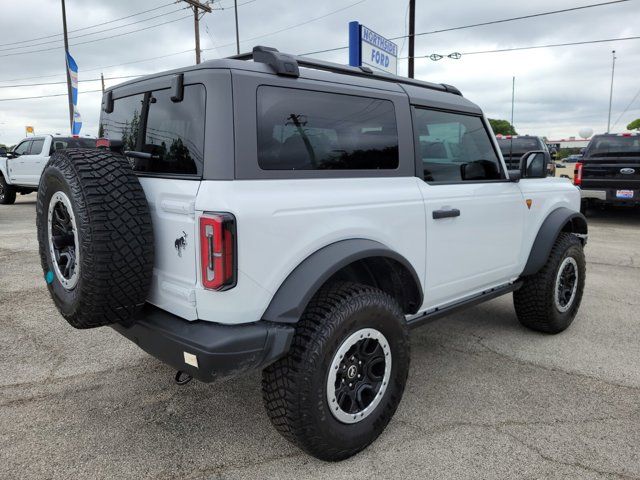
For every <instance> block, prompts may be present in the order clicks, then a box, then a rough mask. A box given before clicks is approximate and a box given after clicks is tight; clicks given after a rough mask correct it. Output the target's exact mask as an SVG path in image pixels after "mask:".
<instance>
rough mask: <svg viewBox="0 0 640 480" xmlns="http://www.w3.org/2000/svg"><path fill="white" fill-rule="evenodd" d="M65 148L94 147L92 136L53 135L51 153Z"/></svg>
mask: <svg viewBox="0 0 640 480" xmlns="http://www.w3.org/2000/svg"><path fill="white" fill-rule="evenodd" d="M65 148H96V140H95V139H94V138H73V137H54V139H53V141H52V142H51V153H53V152H55V151H56V150H64V149H65Z"/></svg>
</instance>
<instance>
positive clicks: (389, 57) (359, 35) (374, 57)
mask: <svg viewBox="0 0 640 480" xmlns="http://www.w3.org/2000/svg"><path fill="white" fill-rule="evenodd" d="M349 65H351V66H353V67H360V66H362V65H366V66H368V67H371V68H372V69H374V70H378V71H381V72H386V73H391V74H394V75H397V73H398V45H397V44H395V43H393V42H392V41H391V40H388V39H386V38H385V37H383V36H382V35H380V34H378V33H376V32H374V31H373V30H371V29H370V28H368V27H365V26H364V25H360V23H359V22H355V21H354V22H350V23H349Z"/></svg>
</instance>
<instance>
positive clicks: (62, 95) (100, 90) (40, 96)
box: [0, 88, 102, 102]
mask: <svg viewBox="0 0 640 480" xmlns="http://www.w3.org/2000/svg"><path fill="white" fill-rule="evenodd" d="M96 92H102V89H101V88H99V89H98V90H85V91H84V92H78V93H81V94H82V93H96ZM66 96H67V94H66V93H54V94H52V95H36V96H33V97H17V98H0V102H12V101H14V100H32V99H36V98H51V97H66Z"/></svg>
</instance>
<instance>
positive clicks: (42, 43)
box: [0, 7, 189, 53]
mask: <svg viewBox="0 0 640 480" xmlns="http://www.w3.org/2000/svg"><path fill="white" fill-rule="evenodd" d="M187 8H189V7H184V8H180V9H178V10H174V11H173V12H167V13H161V14H159V15H155V16H153V17H149V18H145V19H143V20H137V21H135V22H131V23H125V24H124V25H118V26H117V27H111V28H105V29H104V30H98V31H96V32H89V33H83V34H82V35H76V36H74V37H69V40H75V39H76V38H82V37H88V36H91V35H97V34H99V33H104V32H110V31H112V30H118V29H120V28H125V27H130V26H131V25H137V24H138V23H144V22H148V21H149V20H153V19H156V18H159V17H165V16H167V15H172V14H174V13H178V12H180V11H182V10H186V9H187ZM59 41H60V40H59V39H58V40H49V41H46V42H40V43H34V44H31V45H24V46H21V47H10V48H2V49H0V52H8V51H10V50H19V49H22V48H31V47H38V46H40V45H50V44H52V43H58V42H59ZM26 53H28V52H26Z"/></svg>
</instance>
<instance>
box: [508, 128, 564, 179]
mask: <svg viewBox="0 0 640 480" xmlns="http://www.w3.org/2000/svg"><path fill="white" fill-rule="evenodd" d="M496 139H497V140H498V146H499V147H500V151H501V152H502V156H503V157H504V161H505V162H506V164H507V168H509V170H517V169H519V168H520V159H521V158H522V156H523V155H524V154H525V153H527V152H530V151H533V150H542V151H543V152H547V153H549V155H550V157H551V158H552V159H554V158H555V151H553V152H551V151H549V148H548V147H547V144H546V143H545V142H544V140H543V139H542V138H541V137H536V136H533V135H496ZM548 167H549V174H550V175H553V174H554V173H555V164H554V163H553V162H549V164H548Z"/></svg>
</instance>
